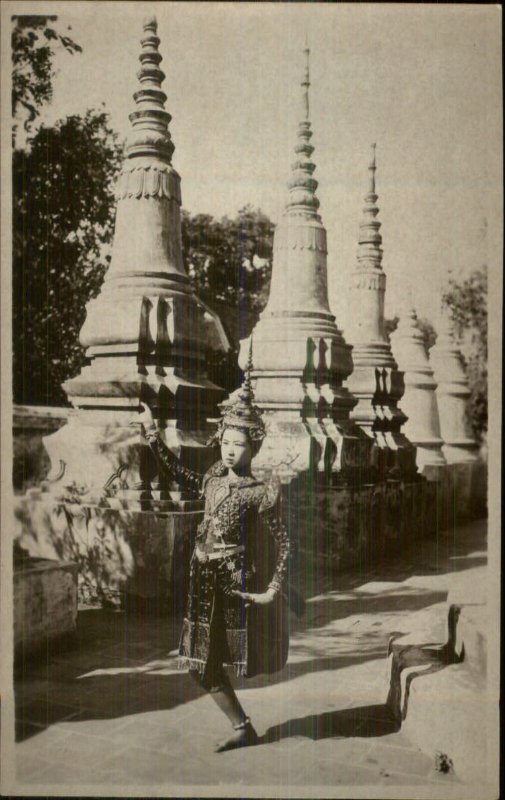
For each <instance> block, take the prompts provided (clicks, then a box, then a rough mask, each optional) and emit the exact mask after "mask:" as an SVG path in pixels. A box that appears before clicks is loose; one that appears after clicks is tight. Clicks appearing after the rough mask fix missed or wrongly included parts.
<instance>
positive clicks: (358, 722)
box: [258, 704, 400, 744]
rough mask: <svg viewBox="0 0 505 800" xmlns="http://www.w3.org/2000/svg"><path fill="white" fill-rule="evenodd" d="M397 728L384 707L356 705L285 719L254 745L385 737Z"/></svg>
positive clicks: (396, 724) (396, 723)
mask: <svg viewBox="0 0 505 800" xmlns="http://www.w3.org/2000/svg"><path fill="white" fill-rule="evenodd" d="M399 729H400V725H399V724H398V722H397V721H396V720H395V719H394V717H393V715H392V714H391V712H390V710H389V709H388V707H387V706H386V705H384V704H379V705H370V706H359V707H356V708H344V709H340V710H338V711H325V712H323V713H322V714H309V715H308V716H306V717H298V718H296V719H290V720H287V721H286V722H283V723H281V724H280V725H274V726H273V727H271V728H268V730H267V731H266V732H265V733H264V734H263V736H261V737H260V739H259V741H258V744H270V743H272V742H279V741H280V740H281V739H287V738H289V737H292V736H305V737H307V738H308V739H313V740H317V739H329V738H350V737H353V736H355V737H359V738H368V737H376V736H387V735H388V734H390V733H396V732H397V731H398V730H399Z"/></svg>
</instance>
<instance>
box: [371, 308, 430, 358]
mask: <svg viewBox="0 0 505 800" xmlns="http://www.w3.org/2000/svg"><path fill="white" fill-rule="evenodd" d="M399 322H400V317H399V316H398V315H396V316H394V317H392V319H385V320H384V327H385V330H386V334H387V336H388V338H389V337H390V336H391V334H392V333H394V331H395V330H396V329H397V327H398V323H399ZM417 325H418V327H419V330H420V331H421V333H422V334H423V337H424V346H425V348H426V350H427V351H428V350H429V349H430V347H433V345H434V344H435V341H436V338H437V333H436V331H435V328H434V327H433V325H432V324H431V322H430V321H429V319H427V318H426V317H418V318H417Z"/></svg>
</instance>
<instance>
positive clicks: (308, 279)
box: [253, 44, 355, 470]
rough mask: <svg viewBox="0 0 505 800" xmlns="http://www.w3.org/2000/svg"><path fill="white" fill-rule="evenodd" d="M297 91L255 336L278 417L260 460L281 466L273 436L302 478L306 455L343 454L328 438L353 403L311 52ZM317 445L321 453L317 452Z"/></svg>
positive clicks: (269, 403) (261, 388)
mask: <svg viewBox="0 0 505 800" xmlns="http://www.w3.org/2000/svg"><path fill="white" fill-rule="evenodd" d="M299 87H300V92H299V109H298V114H299V117H298V123H297V133H296V143H295V146H294V151H295V159H294V161H293V162H292V164H291V174H290V177H289V180H288V197H287V200H286V206H285V210H284V213H283V215H282V217H281V220H280V222H279V224H278V226H277V228H276V231H275V236H274V247H273V265H272V282H271V286H270V295H269V298H268V303H267V305H266V308H265V310H264V311H263V312H262V314H261V316H260V319H259V322H258V324H257V325H256V328H255V329H254V342H255V357H254V370H253V377H254V378H255V380H256V385H255V394H256V402H257V404H258V406H260V407H261V408H262V409H264V410H265V412H266V413H267V416H268V415H269V414H270V415H271V416H272V419H271V420H270V423H271V424H270V428H269V430H270V434H267V439H266V441H265V444H264V446H263V449H262V451H261V453H260V456H261V455H263V457H264V459H265V460H267V459H268V458H272V459H273V461H278V460H279V459H278V457H277V455H278V454H277V453H276V454H275V457H274V456H273V454H272V453H271V452H270V451H269V446H268V441H269V436H270V438H272V437H273V438H274V439H275V437H276V436H278V438H277V442H276V445H275V447H276V448H277V450H279V448H281V449H282V448H283V447H291V449H292V448H293V447H294V448H295V449H298V452H299V458H298V460H297V462H296V463H297V468H299V469H300V470H303V469H305V468H306V467H307V464H308V461H309V458H308V456H306V454H307V453H309V452H315V451H317V452H320V453H321V463H323V462H324V459H325V458H326V456H325V455H324V453H325V452H326V450H328V448H329V449H331V450H332V452H333V454H335V453H336V452H337V450H338V449H339V447H340V450H341V449H342V437H341V435H340V433H338V432H336V431H335V439H336V440H338V444H336V442H335V443H333V444H332V443H331V442H330V441H329V438H330V435H333V434H328V431H330V430H332V431H333V428H332V423H333V422H335V421H337V422H339V423H343V422H344V421H347V420H348V418H349V411H350V409H351V408H352V406H353V405H354V402H355V401H354V398H353V397H352V396H351V395H350V394H349V392H348V391H347V389H344V388H343V386H342V384H343V381H344V380H345V378H346V377H347V375H349V373H350V371H351V369H352V362H351V356H350V348H349V347H348V345H347V344H346V343H345V341H344V339H343V337H342V334H341V332H340V331H339V329H338V327H337V325H336V324H335V317H334V315H333V314H332V313H331V311H330V306H329V302H328V286H327V280H328V276H327V265H326V256H327V243H326V230H325V228H324V225H323V223H322V220H321V217H320V216H319V214H318V208H319V200H318V198H317V196H316V189H317V186H318V182H317V180H316V179H315V178H314V171H315V169H316V165H315V163H314V161H313V160H312V154H313V152H314V147H313V145H312V144H311V139H312V127H311V123H310V119H309V115H310V103H309V88H310V50H309V47H308V44H306V45H305V47H304V48H303V68H302V75H301V78H300V81H299ZM286 415H288V416H289V417H290V427H289V430H290V431H291V433H290V436H285V435H284V434H282V435H281V433H280V430H281V429H282V430H288V428H287V427H286V425H285V422H286ZM322 419H325V429H324V430H323V429H322V427H321V425H320V422H321V420H322ZM277 423H279V426H278V428H277V429H276V426H277ZM282 426H284V427H282ZM276 430H277V433H276ZM313 438H314V439H316V440H317V442H318V445H317V446H313V445H311V440H312V439H313ZM288 439H290V441H291V444H288ZM335 444H336V446H335ZM311 448H312V449H311ZM302 451H304V454H303V455H302ZM328 460H329V459H328V458H327V459H326V464H328ZM330 460H331V459H330Z"/></svg>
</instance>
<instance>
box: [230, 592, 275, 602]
mask: <svg viewBox="0 0 505 800" xmlns="http://www.w3.org/2000/svg"><path fill="white" fill-rule="evenodd" d="M233 594H234V595H236V596H237V597H241V598H242V600H245V604H246V606H251V605H252V606H269V605H270V603H273V601H274V599H275V595H276V592H274V590H273V589H267V590H266V592H261V593H260V594H255V593H253V592H239V591H238V589H237V590H235V591H234V592H233Z"/></svg>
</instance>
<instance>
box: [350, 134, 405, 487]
mask: <svg viewBox="0 0 505 800" xmlns="http://www.w3.org/2000/svg"><path fill="white" fill-rule="evenodd" d="M375 151H376V145H375V144H372V146H371V158H370V162H369V165H368V174H369V185H368V191H367V193H366V195H365V197H364V201H365V204H364V207H363V218H362V221H361V222H360V226H359V240H358V252H357V262H358V263H357V267H356V269H355V271H354V272H353V278H352V289H351V296H350V303H351V308H352V312H353V313H352V319H353V323H352V325H351V327H350V329H349V331H347V330H346V334H347V335H348V338H349V340H350V342H351V344H352V347H353V350H352V360H353V372H352V375H351V376H350V378H349V380H348V381H347V386H348V387H349V389H350V391H351V392H352V393H353V394H354V396H355V397H356V398H357V400H358V403H357V405H356V406H355V408H353V410H352V412H351V418H352V419H353V420H354V421H355V422H356V423H357V424H358V425H359V426H360V427H361V428H362V430H363V431H364V432H365V433H366V434H367V436H368V437H369V438H370V440H371V442H372V443H373V458H374V464H375V466H376V469H377V470H378V474H379V476H380V477H387V476H388V475H389V476H393V475H394V476H399V475H403V476H407V475H412V474H414V473H415V471H416V467H415V449H414V447H413V446H412V444H411V443H410V442H409V441H408V439H407V438H406V436H405V435H404V434H403V432H402V430H401V429H402V425H403V424H404V423H405V421H406V416H405V414H404V413H403V411H402V410H401V409H400V408H399V405H398V403H399V401H400V400H401V398H402V396H403V393H404V388H405V387H404V380H403V373H402V372H401V371H400V370H399V369H398V365H397V363H396V361H395V359H394V357H393V353H392V351H391V344H390V342H389V339H388V335H387V332H386V328H385V323H384V302H385V292H386V275H385V273H384V270H383V269H382V256H383V250H382V246H381V245H382V236H381V233H380V228H381V222H380V221H379V219H378V214H379V207H378V206H377V200H378V195H377V193H376V189H375V172H376V169H377V167H376V153H375Z"/></svg>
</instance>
